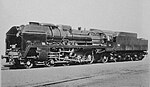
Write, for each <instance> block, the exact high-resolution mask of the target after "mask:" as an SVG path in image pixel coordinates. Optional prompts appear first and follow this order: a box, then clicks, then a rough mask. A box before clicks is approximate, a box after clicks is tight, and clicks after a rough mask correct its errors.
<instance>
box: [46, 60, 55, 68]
mask: <svg viewBox="0 0 150 87" xmlns="http://www.w3.org/2000/svg"><path fill="white" fill-rule="evenodd" d="M44 63H45V66H48V67H50V66H54V64H55V61H54V60H53V59H49V60H47V61H45V62H44Z"/></svg>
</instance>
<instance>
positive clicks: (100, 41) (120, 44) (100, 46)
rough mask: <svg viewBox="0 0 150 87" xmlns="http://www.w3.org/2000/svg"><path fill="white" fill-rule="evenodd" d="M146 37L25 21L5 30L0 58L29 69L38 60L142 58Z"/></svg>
mask: <svg viewBox="0 0 150 87" xmlns="http://www.w3.org/2000/svg"><path fill="white" fill-rule="evenodd" d="M147 50H148V40H145V39H143V38H137V34H136V33H128V32H113V31H106V30H99V29H90V30H81V27H79V28H78V30H76V29H72V27H71V26H68V25H54V24H48V23H37V22H29V24H27V25H21V26H13V27H12V28H11V29H10V30H9V31H8V32H7V33H6V52H5V55H4V56H2V58H6V62H10V63H12V64H13V65H15V66H18V65H20V64H23V65H24V66H25V67H26V68H31V67H33V66H34V65H36V64H38V63H41V62H42V63H44V64H45V65H46V66H53V65H55V64H57V63H62V64H65V65H68V64H71V63H79V64H80V63H93V62H103V63H106V62H108V61H114V62H117V61H127V60H128V61H129V60H131V61H135V60H142V59H143V58H144V56H145V55H146V54H147Z"/></svg>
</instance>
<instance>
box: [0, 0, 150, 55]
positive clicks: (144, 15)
mask: <svg viewBox="0 0 150 87" xmlns="http://www.w3.org/2000/svg"><path fill="white" fill-rule="evenodd" d="M149 10H150V6H149V0H0V35H1V36H0V42H1V43H0V45H1V50H0V54H1V55H2V54H4V52H5V37H6V35H5V34H6V32H7V31H8V30H9V29H10V28H11V27H12V26H14V25H25V24H28V22H30V21H36V22H40V23H52V24H64V25H71V26H72V27H73V28H77V27H82V28H86V29H90V28H96V29H103V30H105V29H106V30H113V31H125V32H135V33H138V37H143V38H146V39H149V40H150V38H149V37H150V34H149V31H150V30H149V28H150V24H149V23H150V20H149V16H150V12H149Z"/></svg>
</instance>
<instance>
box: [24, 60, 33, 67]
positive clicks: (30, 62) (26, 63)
mask: <svg viewBox="0 0 150 87" xmlns="http://www.w3.org/2000/svg"><path fill="white" fill-rule="evenodd" d="M33 65H34V61H33V60H32V59H27V60H26V62H25V68H27V69H30V68H32V67H33Z"/></svg>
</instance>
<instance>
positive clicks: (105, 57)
mask: <svg viewBox="0 0 150 87" xmlns="http://www.w3.org/2000/svg"><path fill="white" fill-rule="evenodd" d="M101 61H102V63H107V62H108V56H107V55H102V57H101Z"/></svg>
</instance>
